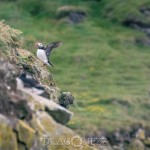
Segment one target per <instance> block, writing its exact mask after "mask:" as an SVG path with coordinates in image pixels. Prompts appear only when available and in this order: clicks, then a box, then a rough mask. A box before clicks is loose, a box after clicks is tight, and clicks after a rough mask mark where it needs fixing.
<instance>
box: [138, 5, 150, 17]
mask: <svg viewBox="0 0 150 150" xmlns="http://www.w3.org/2000/svg"><path fill="white" fill-rule="evenodd" d="M140 11H141V13H142V14H144V15H145V16H150V7H143V8H141V9H140Z"/></svg>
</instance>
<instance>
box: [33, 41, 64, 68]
mask: <svg viewBox="0 0 150 150" xmlns="http://www.w3.org/2000/svg"><path fill="white" fill-rule="evenodd" d="M61 44H62V42H61V41H56V42H53V43H50V44H48V45H47V46H44V45H43V44H42V43H36V44H35V45H36V46H37V48H38V50H37V52H36V55H37V57H38V58H39V59H40V60H41V61H42V62H43V63H44V65H48V66H52V67H54V65H53V64H52V63H51V61H50V55H51V52H52V50H53V49H54V48H57V47H59V46H60V45H61Z"/></svg>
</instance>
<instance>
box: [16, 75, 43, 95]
mask: <svg viewBox="0 0 150 150" xmlns="http://www.w3.org/2000/svg"><path fill="white" fill-rule="evenodd" d="M16 80H17V89H21V88H26V89H28V91H30V92H32V93H35V94H37V95H41V94H43V93H44V92H45V89H44V87H43V86H41V85H40V84H39V82H38V81H37V80H35V79H34V78H33V77H32V76H29V75H27V74H26V73H22V74H21V75H20V76H19V77H18V78H16Z"/></svg>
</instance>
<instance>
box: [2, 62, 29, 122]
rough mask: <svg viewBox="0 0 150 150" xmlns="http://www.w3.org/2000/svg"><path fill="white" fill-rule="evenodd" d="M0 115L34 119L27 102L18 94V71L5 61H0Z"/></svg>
mask: <svg viewBox="0 0 150 150" xmlns="http://www.w3.org/2000/svg"><path fill="white" fill-rule="evenodd" d="M0 113H1V114H3V115H5V116H9V117H11V116H14V117H17V118H19V119H27V120H29V119H31V117H32V112H31V110H30V108H29V106H28V105H27V102H26V101H25V100H24V99H22V97H21V96H20V95H19V94H18V93H17V90H16V69H15V67H14V66H12V65H11V64H9V63H7V62H5V61H0Z"/></svg>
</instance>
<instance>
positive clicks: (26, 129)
mask: <svg viewBox="0 0 150 150" xmlns="http://www.w3.org/2000/svg"><path fill="white" fill-rule="evenodd" d="M16 76H17V69H16V68H15V67H14V66H13V65H11V64H10V63H7V62H6V61H3V60H1V61H0V149H2V150H10V149H12V150H45V149H47V150H51V149H62V150H66V149H68V150H72V149H74V146H76V145H77V146H78V145H79V144H80V141H79V140H78V141H77V142H76V143H75V144H76V145H74V144H71V143H70V144H69V145H68V144H65V143H64V144H63V145H62V144H50V141H51V139H50V137H51V138H53V139H54V140H55V141H56V142H57V141H60V140H62V142H63V141H65V139H68V138H69V139H70V141H71V139H72V138H74V137H75V136H76V135H75V133H74V132H73V131H72V130H70V129H69V128H67V127H65V126H63V125H61V124H65V123H67V122H68V121H69V120H70V119H71V117H72V113H71V112H69V111H68V110H66V109H65V108H63V107H61V106H60V105H58V104H56V103H54V102H53V101H52V100H49V99H46V98H43V97H41V96H38V95H35V94H33V93H31V92H29V91H26V89H25V88H24V87H22V88H21V87H20V89H19V88H17V87H16ZM57 122H59V123H61V124H59V123H57ZM2 137H3V138H2ZM45 138H47V139H48V138H49V139H48V140H49V143H48V144H45V143H44V140H45ZM79 146H80V147H81V148H82V149H83V150H92V149H93V150H94V148H92V147H90V146H88V145H87V144H86V143H85V142H84V145H79Z"/></svg>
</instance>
